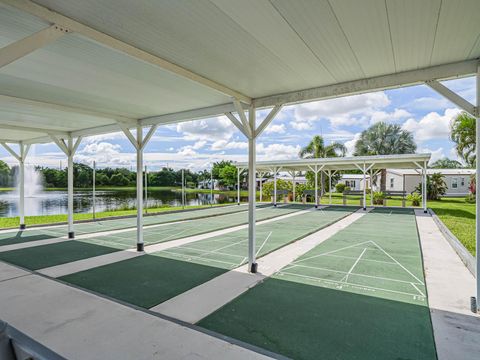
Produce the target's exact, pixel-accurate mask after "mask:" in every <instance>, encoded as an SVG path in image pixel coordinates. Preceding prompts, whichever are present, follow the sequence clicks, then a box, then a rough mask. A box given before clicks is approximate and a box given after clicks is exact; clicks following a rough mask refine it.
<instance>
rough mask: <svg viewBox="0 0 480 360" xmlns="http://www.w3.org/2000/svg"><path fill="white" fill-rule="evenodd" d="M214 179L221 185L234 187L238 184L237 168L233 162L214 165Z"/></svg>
mask: <svg viewBox="0 0 480 360" xmlns="http://www.w3.org/2000/svg"><path fill="white" fill-rule="evenodd" d="M212 173H213V178H214V179H216V180H218V181H219V183H220V184H221V185H224V186H234V185H235V184H236V183H237V168H236V167H235V166H234V165H233V164H232V162H231V161H225V160H223V161H220V162H216V163H214V164H213V169H212Z"/></svg>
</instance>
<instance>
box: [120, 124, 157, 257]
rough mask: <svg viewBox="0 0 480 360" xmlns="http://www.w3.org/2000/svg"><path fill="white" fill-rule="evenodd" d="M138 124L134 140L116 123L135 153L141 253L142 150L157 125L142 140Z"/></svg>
mask: <svg viewBox="0 0 480 360" xmlns="http://www.w3.org/2000/svg"><path fill="white" fill-rule="evenodd" d="M139 124H140V123H139V122H137V126H136V130H137V134H136V138H135V136H133V134H132V133H131V132H130V129H129V128H128V126H127V125H125V124H124V123H121V122H119V123H118V125H119V126H120V128H121V129H122V130H123V132H124V134H125V136H126V137H127V138H128V140H130V142H131V143H132V145H133V146H134V148H135V150H136V151H137V251H143V248H144V242H143V149H144V148H145V146H146V145H147V143H148V141H149V140H150V139H151V138H152V136H153V134H154V133H155V130H157V125H154V126H152V127H150V130H148V133H147V135H146V136H145V138H144V137H143V129H142V126H141V125H139Z"/></svg>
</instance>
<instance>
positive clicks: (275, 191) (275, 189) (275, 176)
mask: <svg viewBox="0 0 480 360" xmlns="http://www.w3.org/2000/svg"><path fill="white" fill-rule="evenodd" d="M273 206H277V168H274V169H273Z"/></svg>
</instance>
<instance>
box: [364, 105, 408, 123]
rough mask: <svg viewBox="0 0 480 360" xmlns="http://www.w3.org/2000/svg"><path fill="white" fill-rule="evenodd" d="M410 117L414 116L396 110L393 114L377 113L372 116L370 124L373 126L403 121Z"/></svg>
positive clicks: (402, 110)
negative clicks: (379, 123) (380, 123)
mask: <svg viewBox="0 0 480 360" xmlns="http://www.w3.org/2000/svg"><path fill="white" fill-rule="evenodd" d="M409 116H412V114H410V113H409V112H408V111H407V110H404V109H395V110H394V111H393V112H391V113H389V112H385V111H375V112H373V113H372V114H371V116H370V124H371V125H373V124H376V123H378V122H381V121H383V122H389V121H392V120H401V119H405V118H407V117H409Z"/></svg>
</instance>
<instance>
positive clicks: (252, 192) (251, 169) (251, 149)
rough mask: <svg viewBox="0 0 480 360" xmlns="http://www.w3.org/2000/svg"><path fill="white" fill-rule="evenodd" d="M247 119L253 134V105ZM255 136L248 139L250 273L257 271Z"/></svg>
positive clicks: (254, 118)
mask: <svg viewBox="0 0 480 360" xmlns="http://www.w3.org/2000/svg"><path fill="white" fill-rule="evenodd" d="M248 118H249V119H248V120H249V124H248V125H249V126H250V131H251V133H252V134H255V129H256V126H257V124H256V123H257V122H256V110H255V107H254V106H253V105H251V106H250V108H249V110H248ZM256 150H257V149H256V138H255V136H252V137H250V138H249V139H248V269H249V270H250V272H252V273H256V272H257V262H256V245H255V240H256V236H255V235H256V234H255V222H256V219H255V208H256V187H255V185H256V184H255V173H256Z"/></svg>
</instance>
